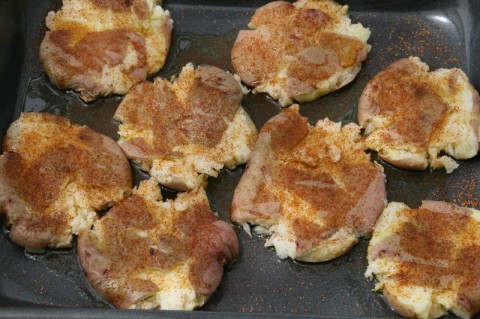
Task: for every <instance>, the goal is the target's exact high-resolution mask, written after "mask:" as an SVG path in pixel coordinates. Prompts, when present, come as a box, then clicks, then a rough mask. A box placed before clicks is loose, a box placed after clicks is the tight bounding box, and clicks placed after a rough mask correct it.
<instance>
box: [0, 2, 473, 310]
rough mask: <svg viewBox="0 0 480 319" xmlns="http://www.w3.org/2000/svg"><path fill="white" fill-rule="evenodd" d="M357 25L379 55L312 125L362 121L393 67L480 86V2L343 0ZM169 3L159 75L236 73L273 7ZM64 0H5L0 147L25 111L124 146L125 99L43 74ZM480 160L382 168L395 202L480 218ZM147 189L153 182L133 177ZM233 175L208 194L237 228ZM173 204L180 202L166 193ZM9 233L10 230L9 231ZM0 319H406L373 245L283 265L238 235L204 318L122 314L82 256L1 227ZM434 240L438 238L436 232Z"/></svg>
mask: <svg viewBox="0 0 480 319" xmlns="http://www.w3.org/2000/svg"><path fill="white" fill-rule="evenodd" d="M340 2H341V3H344V4H348V5H349V6H350V16H351V18H352V20H353V21H354V22H361V23H362V24H363V25H364V26H366V27H368V28H370V29H371V31H372V35H371V38H370V40H369V43H370V44H371V45H372V51H371V52H370V54H369V56H368V59H367V61H366V62H365V63H364V64H363V69H362V71H361V72H360V74H359V75H358V77H357V78H356V79H355V80H354V81H353V82H352V83H351V84H349V85H347V86H346V87H344V88H342V89H341V90H339V91H337V92H335V93H332V94H330V95H327V96H325V97H322V98H320V99H319V100H317V101H314V102H311V103H307V104H304V105H302V106H301V113H302V114H303V115H304V116H307V117H308V118H309V119H310V122H311V123H312V124H313V123H315V122H316V121H317V120H318V119H321V118H324V117H328V118H330V119H331V120H334V121H343V122H351V121H355V117H356V116H355V114H356V104H357V100H358V98H359V96H360V94H361V92H362V90H363V88H364V87H365V85H366V83H367V82H368V80H369V79H371V78H372V77H373V76H374V75H375V74H377V73H378V72H379V71H380V70H381V69H382V68H384V67H385V66H387V65H389V64H390V63H392V62H393V61H395V60H397V59H399V58H402V57H407V56H409V55H416V56H419V57H420V58H421V59H422V60H423V61H424V62H426V63H427V64H429V65H430V67H431V68H432V69H436V68H440V67H446V68H451V67H459V68H461V69H463V70H464V71H465V73H466V74H467V75H468V76H469V77H470V79H471V81H472V83H473V84H474V86H475V87H476V88H477V90H478V89H479V88H480V67H479V65H480V64H479V62H478V57H480V1H476V0H470V1H468V0H434V1H433V0H423V1H419V0H412V1H411V0H403V1H401V0H394V1H387V0H370V1H368V0H350V1H348V0H342V1H340ZM199 3H200V2H194V1H187V0H179V1H169V0H165V2H164V6H165V7H166V8H167V9H169V10H170V12H171V14H172V18H173V20H174V29H173V42H172V49H171V51H170V54H169V56H168V59H167V62H166V65H165V67H164V68H163V70H162V71H161V72H160V73H159V74H158V75H159V76H164V77H170V76H171V75H173V74H177V73H178V72H179V71H180V69H181V67H182V66H183V65H185V64H186V63H187V62H190V61H191V62H193V63H195V64H210V65H215V66H218V67H220V68H223V69H226V70H230V71H231V70H232V69H231V66H230V59H229V58H230V50H231V47H232V45H233V42H234V41H235V38H236V35H237V33H238V31H239V30H240V29H245V28H246V25H247V23H248V21H249V18H250V16H251V15H252V14H253V12H254V10H255V9H256V8H257V7H259V6H261V5H263V4H265V3H267V1H264V0H245V1H238V2H227V1H213V0H210V1H203V2H201V4H199ZM59 6H60V1H57V0H55V1H48V0H30V1H26V0H0V138H2V139H3V136H4V135H5V131H6V129H7V128H8V126H9V125H10V123H11V122H12V121H13V120H15V119H16V118H18V116H19V114H20V112H22V111H34V112H51V113H55V114H60V115H63V116H66V117H67V118H69V119H71V120H72V121H74V122H77V123H80V124H86V125H88V126H90V127H91V128H93V129H95V130H97V131H99V132H101V133H104V134H106V135H109V136H111V137H113V138H116V128H117V125H118V123H116V122H114V121H113V120H112V115H113V112H114V111H115V109H116V107H117V105H118V103H119V102H120V101H121V97H110V98H106V99H100V100H98V101H96V102H94V103H90V104H84V103H83V102H81V100H80V99H79V98H78V97H77V95H75V94H74V93H71V92H61V91H59V90H58V89H57V88H56V87H55V86H54V85H52V84H51V83H50V82H49V80H48V79H47V78H46V76H45V74H44V73H43V72H42V68H41V65H40V63H39V59H38V47H39V44H40V41H41V39H42V37H43V35H44V32H45V25H44V19H45V15H46V14H47V12H48V11H49V10H52V9H58V8H59ZM243 105H244V106H245V108H246V109H247V110H248V112H249V113H250V115H251V116H252V118H253V120H254V122H255V124H256V125H257V127H261V126H262V125H263V123H264V122H265V121H266V120H268V119H269V118H270V117H272V116H273V115H275V114H277V113H278V111H279V109H280V107H279V106H278V104H277V103H275V102H274V101H273V100H271V99H269V98H268V97H266V96H265V95H263V94H258V95H248V96H246V97H245V98H244V101H243ZM479 159H480V158H479V157H478V156H477V157H475V158H473V159H471V160H468V161H461V162H460V167H459V168H458V169H457V170H456V171H454V172H453V173H452V174H450V175H447V174H446V173H445V172H444V171H426V172H412V171H405V170H399V169H396V168H394V167H392V166H390V165H388V164H385V163H383V162H382V164H383V166H384V167H385V173H386V176H387V181H388V184H387V191H388V199H389V201H402V202H405V203H406V204H408V205H411V206H418V205H419V204H420V201H421V200H422V199H433V200H446V201H451V202H453V203H456V204H459V205H467V206H471V207H475V208H477V209H478V208H480V205H479V199H478V198H479V194H480V188H479V181H478V179H479V176H480V165H479V161H480V160H479ZM133 169H134V172H135V177H136V181H137V183H138V181H140V180H141V179H143V178H145V177H146V175H145V174H143V173H141V172H139V171H138V169H136V168H133ZM243 169H244V168H243V167H240V168H238V169H236V170H234V171H226V170H224V171H222V172H221V174H220V176H219V177H218V178H217V179H210V180H209V186H208V188H207V192H208V196H209V199H210V203H211V207H212V209H213V210H214V211H216V212H218V214H219V215H220V216H221V218H222V219H224V220H229V207H230V202H231V199H232V195H233V191H234V188H235V186H236V184H237V183H238V180H239V178H240V176H241V175H242V172H243ZM165 194H166V195H167V196H173V195H174V194H173V193H172V192H169V191H167V190H166V191H165ZM2 226H3V225H2ZM0 230H1V232H0V317H26V318H39V317H69V318H100V317H102V318H134V317H136V318H153V317H171V318H244V317H249V318H250V317H251V318H257V317H258V318H260V317H261V318H272V317H285V316H287V317H288V316H297V315H298V316H304V317H311V316H314V317H316V316H325V317H333V316H336V317H397V315H396V314H395V313H394V312H393V311H392V310H390V308H389V307H388V305H387V304H386V303H385V302H384V300H383V299H382V297H381V295H379V294H375V293H373V292H372V291H371V290H372V288H373V287H374V283H372V282H369V281H367V280H366V279H365V278H364V275H363V273H364V271H365V269H366V266H367V263H366V253H367V246H368V240H366V239H364V240H361V241H360V243H359V245H357V246H356V247H354V248H353V249H352V250H351V251H350V252H349V253H347V254H346V255H344V256H342V257H340V258H337V259H335V260H333V261H330V262H327V263H320V264H306V263H299V262H294V261H291V260H284V261H280V260H279V259H278V258H277V257H276V255H275V253H274V252H273V251H269V250H266V249H265V248H264V247H263V245H264V239H262V238H259V237H256V236H254V237H253V238H250V237H248V236H247V235H246V234H245V232H243V231H242V230H241V229H240V228H239V227H236V231H237V233H238V235H239V238H240V243H241V256H240V258H239V259H238V261H237V262H236V263H235V264H233V265H231V266H230V267H228V268H227V269H226V272H225V276H224V278H223V281H222V283H221V285H220V287H219V288H218V290H217V292H215V293H214V294H213V295H212V297H211V298H210V300H209V301H208V302H207V304H206V305H205V306H204V307H203V308H202V309H201V310H198V311H195V312H171V311H161V312H156V311H119V310H114V309H112V308H111V306H110V305H109V304H108V303H106V302H104V301H103V300H102V299H101V298H99V297H98V296H97V295H96V294H95V293H94V292H93V291H92V290H91V288H90V287H89V285H88V283H87V282H86V280H85V279H84V276H83V274H82V270H81V268H80V265H79V262H78V260H77V257H76V253H75V249H68V250H56V251H49V252H47V253H45V254H38V255H34V254H29V253H26V252H25V251H24V249H23V248H21V247H19V246H17V245H15V244H14V243H12V242H11V241H10V240H9V239H8V236H7V235H8V231H7V230H6V229H5V227H1V228H0ZM432 235H433V234H432Z"/></svg>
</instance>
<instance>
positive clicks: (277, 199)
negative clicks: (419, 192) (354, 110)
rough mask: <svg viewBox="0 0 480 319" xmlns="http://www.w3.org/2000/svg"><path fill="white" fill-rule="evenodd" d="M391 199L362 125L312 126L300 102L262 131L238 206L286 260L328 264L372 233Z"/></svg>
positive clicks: (235, 214) (236, 211)
mask: <svg viewBox="0 0 480 319" xmlns="http://www.w3.org/2000/svg"><path fill="white" fill-rule="evenodd" d="M385 199H386V191H385V180H384V177H383V175H382V169H381V167H380V166H379V165H377V164H376V163H373V162H372V161H371V159H370V157H369V156H368V154H366V153H365V145H364V144H363V141H362V137H361V135H360V127H359V126H358V125H356V124H348V125H346V126H344V127H341V124H340V123H334V122H331V121H330V120H328V119H325V120H321V121H318V123H317V124H316V126H310V125H309V124H308V122H307V119H306V118H304V117H302V116H300V114H299V113H298V105H294V106H291V107H290V108H288V109H285V110H284V111H283V112H282V113H280V114H279V115H277V116H274V117H273V118H271V119H270V120H269V121H267V122H266V123H265V125H264V126H263V127H262V129H261V130H260V133H259V135H258V139H257V142H256V144H255V146H254V149H253V151H252V155H251V158H250V159H249V161H248V163H247V169H246V171H245V173H244V175H243V176H242V178H241V180H240V182H239V184H238V186H237V188H236V189H235V193H234V196H233V201H232V209H231V218H232V220H233V221H234V222H236V223H239V224H241V225H243V226H244V227H245V229H246V230H247V231H249V226H248V225H249V224H252V225H254V226H255V227H254V228H253V230H254V231H255V232H257V233H260V234H265V235H268V236H270V237H269V238H268V240H267V242H266V246H273V247H275V250H276V253H277V255H278V256H279V257H280V258H286V257H290V258H292V259H298V260H303V261H309V262H320V261H327V260H330V259H333V258H336V257H338V256H341V255H343V254H344V253H345V252H347V251H348V250H350V249H351V248H352V247H353V246H354V245H355V244H356V243H357V242H358V239H359V238H360V237H362V236H367V235H369V234H370V233H371V231H372V226H373V224H374V223H375V221H376V219H377V217H378V215H379V214H380V213H381V212H382V210H383V208H384V205H385Z"/></svg>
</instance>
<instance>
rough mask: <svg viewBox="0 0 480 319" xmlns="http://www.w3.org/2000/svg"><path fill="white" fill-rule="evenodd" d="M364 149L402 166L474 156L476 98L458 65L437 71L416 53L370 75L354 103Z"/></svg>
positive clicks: (451, 165) (452, 165)
mask: <svg viewBox="0 0 480 319" xmlns="http://www.w3.org/2000/svg"><path fill="white" fill-rule="evenodd" d="M358 121H359V123H360V125H361V126H363V127H364V128H365V135H366V136H367V138H366V144H367V147H368V148H370V149H373V150H375V151H377V152H378V154H379V156H380V157H381V158H382V159H384V160H385V161H387V162H389V163H391V164H393V165H395V166H398V167H400V168H405V169H414V170H425V169H426V168H427V167H428V166H431V167H432V168H433V169H439V168H442V167H444V168H445V169H446V171H447V173H450V172H452V171H453V170H454V169H456V168H457V167H458V164H457V163H456V162H455V161H454V160H453V159H452V158H450V157H448V156H439V155H440V154H441V153H446V154H448V155H450V156H452V157H453V158H455V159H468V158H471V157H473V156H475V155H476V154H477V152H478V147H479V141H480V139H479V136H480V134H479V131H480V98H479V95H478V92H477V91H476V90H475V89H474V87H473V86H472V85H471V84H470V83H469V81H468V78H467V76H466V75H465V73H463V72H462V71H461V70H460V69H438V70H436V71H432V72H429V71H428V66H427V65H426V64H425V63H423V62H421V61H420V59H419V58H417V57H410V58H408V59H401V60H399V61H397V62H395V63H393V64H391V65H390V66H388V67H387V68H386V69H385V70H383V71H382V72H380V73H379V74H378V75H376V76H375V77H374V78H373V79H372V80H371V81H370V82H369V83H368V85H367V87H366V88H365V90H364V92H363V93H362V96H361V97H360V102H359V105H358Z"/></svg>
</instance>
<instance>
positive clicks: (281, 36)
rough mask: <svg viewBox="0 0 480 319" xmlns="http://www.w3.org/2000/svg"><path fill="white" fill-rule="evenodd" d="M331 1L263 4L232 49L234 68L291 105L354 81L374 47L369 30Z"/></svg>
mask: <svg viewBox="0 0 480 319" xmlns="http://www.w3.org/2000/svg"><path fill="white" fill-rule="evenodd" d="M347 9H348V7H347V6H341V5H339V4H338V3H336V2H334V1H332V0H325V1H313V0H299V1H296V2H294V3H293V4H292V3H289V2H286V1H273V2H271V3H269V4H267V5H265V6H263V7H261V8H259V9H258V10H257V11H256V12H255V14H254V16H253V17H252V19H251V21H250V24H249V25H248V26H249V27H250V28H251V29H253V30H242V31H240V32H239V34H238V37H237V40H236V41H235V44H234V46H233V49H232V52H231V59H232V66H233V68H234V70H235V72H236V73H237V74H238V75H239V76H240V78H241V79H242V81H243V82H245V83H246V84H248V85H250V86H253V87H254V90H253V92H263V93H267V94H269V95H270V96H272V97H273V98H274V99H277V100H279V102H280V105H282V106H288V105H290V104H292V103H293V100H295V101H297V102H308V101H312V100H314V99H316V98H318V97H320V96H322V95H325V94H327V93H329V92H332V91H334V90H337V89H339V88H341V87H343V86H345V85H346V84H348V83H350V82H351V81H352V80H353V79H354V78H355V76H356V75H357V73H358V72H359V71H360V69H361V63H362V61H364V60H365V59H366V57H367V53H368V51H369V50H370V46H369V45H367V40H368V37H369V36H370V31H369V30H367V29H365V28H364V27H363V26H362V25H361V24H351V21H350V19H349V18H348V15H347Z"/></svg>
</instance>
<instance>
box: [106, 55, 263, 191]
mask: <svg viewBox="0 0 480 319" xmlns="http://www.w3.org/2000/svg"><path fill="white" fill-rule="evenodd" d="M242 93H243V91H242V87H241V85H240V83H239V82H238V81H237V80H236V79H235V78H234V76H232V75H231V74H229V73H227V72H225V71H223V70H221V69H219V68H217V67H213V66H199V67H198V68H196V69H194V67H193V65H192V64H191V63H189V64H187V65H186V66H185V67H184V68H183V70H182V72H181V73H180V75H179V76H178V78H175V79H173V80H172V82H170V81H168V80H165V79H161V78H156V79H155V80H154V82H153V83H152V82H143V83H140V84H138V85H136V86H135V87H134V88H133V89H132V90H131V91H130V92H129V93H128V94H127V95H126V96H125V98H124V100H123V101H122V103H121V104H120V105H119V107H118V109H117V111H116V112H115V115H114V118H115V119H116V120H119V121H120V122H122V124H121V125H120V127H119V135H120V140H119V142H118V143H119V145H120V146H121V147H122V149H123V150H124V151H125V153H126V154H127V156H128V157H129V158H131V159H133V161H135V162H136V163H138V164H139V165H140V167H141V168H142V169H143V170H145V171H147V172H149V174H150V175H151V176H153V177H155V178H157V180H158V181H159V182H160V183H161V184H163V185H165V186H168V187H170V188H173V189H176V190H192V189H194V188H196V187H198V186H204V185H205V184H206V179H207V177H208V176H214V177H216V176H217V175H218V171H220V170H221V169H222V168H223V167H224V166H226V167H228V168H229V169H233V168H235V167H236V166H237V165H240V164H243V163H245V162H246V161H247V158H248V156H249V154H250V149H251V148H252V146H253V143H254V142H255V139H256V137H257V130H256V128H255V125H254V124H253V122H252V120H251V119H250V117H249V115H248V114H247V113H246V112H245V111H244V110H243V108H242V107H241V101H242V97H243V95H242Z"/></svg>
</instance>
